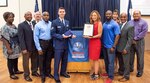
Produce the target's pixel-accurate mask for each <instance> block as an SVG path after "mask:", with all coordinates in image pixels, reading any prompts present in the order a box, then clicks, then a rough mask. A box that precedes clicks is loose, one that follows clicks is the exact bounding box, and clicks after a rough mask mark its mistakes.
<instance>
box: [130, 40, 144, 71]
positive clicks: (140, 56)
mask: <svg viewBox="0 0 150 83" xmlns="http://www.w3.org/2000/svg"><path fill="white" fill-rule="evenodd" d="M144 48H145V41H144V38H143V39H141V40H138V41H136V44H133V45H132V46H131V54H130V70H133V68H134V57H135V53H136V55H137V72H140V73H143V69H144Z"/></svg>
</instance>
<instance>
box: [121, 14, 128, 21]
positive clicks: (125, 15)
mask: <svg viewBox="0 0 150 83" xmlns="http://www.w3.org/2000/svg"><path fill="white" fill-rule="evenodd" d="M120 20H121V23H125V22H126V21H127V14H126V13H125V12H123V13H121V14H120Z"/></svg>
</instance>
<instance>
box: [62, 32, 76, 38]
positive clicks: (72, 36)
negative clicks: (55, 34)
mask: <svg viewBox="0 0 150 83" xmlns="http://www.w3.org/2000/svg"><path fill="white" fill-rule="evenodd" d="M62 36H63V38H70V37H71V38H76V36H75V35H73V33H72V31H71V30H68V31H67V32H65V33H64V34H62Z"/></svg>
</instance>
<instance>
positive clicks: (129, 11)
mask: <svg viewBox="0 0 150 83" xmlns="http://www.w3.org/2000/svg"><path fill="white" fill-rule="evenodd" d="M127 13H128V21H129V20H131V16H132V1H131V0H129V3H128V10H127Z"/></svg>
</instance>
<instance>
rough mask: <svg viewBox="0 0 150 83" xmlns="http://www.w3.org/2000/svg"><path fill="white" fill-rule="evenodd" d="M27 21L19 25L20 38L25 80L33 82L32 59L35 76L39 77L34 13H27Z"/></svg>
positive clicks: (25, 16)
mask: <svg viewBox="0 0 150 83" xmlns="http://www.w3.org/2000/svg"><path fill="white" fill-rule="evenodd" d="M24 18H25V21H24V22H22V23H20V24H19V25H18V37H19V42H20V47H21V50H22V55H23V69H24V79H25V80H26V81H32V79H31V78H30V70H29V58H30V57H31V70H32V75H33V76H37V77H38V76H39V74H38V73H37V55H38V53H37V50H36V48H35V44H34V40H33V24H32V22H31V20H32V13H31V12H29V11H28V12H26V13H25V15H24Z"/></svg>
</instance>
